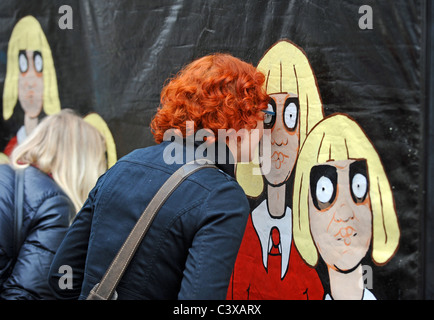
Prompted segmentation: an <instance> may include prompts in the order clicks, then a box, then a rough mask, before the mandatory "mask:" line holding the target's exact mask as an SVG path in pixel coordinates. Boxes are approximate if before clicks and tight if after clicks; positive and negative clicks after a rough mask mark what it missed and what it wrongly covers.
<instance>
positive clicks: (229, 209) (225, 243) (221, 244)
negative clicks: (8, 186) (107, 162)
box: [49, 142, 249, 300]
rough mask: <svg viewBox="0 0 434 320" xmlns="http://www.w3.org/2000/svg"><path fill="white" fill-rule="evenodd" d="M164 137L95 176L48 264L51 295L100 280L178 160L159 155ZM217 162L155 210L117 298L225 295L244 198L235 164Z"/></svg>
mask: <svg viewBox="0 0 434 320" xmlns="http://www.w3.org/2000/svg"><path fill="white" fill-rule="evenodd" d="M169 143H170V142H163V143H162V144H160V145H157V146H152V147H148V148H145V149H139V150H136V151H134V152H132V153H130V154H129V155H127V156H125V157H123V158H122V159H120V160H119V161H118V162H117V163H116V165H114V166H113V167H112V168H111V169H110V170H109V171H108V172H107V173H106V174H105V175H103V176H102V177H101V178H100V179H99V180H98V182H97V184H96V186H95V188H94V189H93V190H92V191H91V193H90V195H89V198H88V200H87V201H86V203H85V204H84V206H83V208H82V209H81V211H80V212H79V213H78V215H77V217H76V219H75V221H74V222H73V224H72V226H71V228H70V230H69V231H68V233H67V235H66V237H65V239H64V240H63V242H62V243H61V245H60V247H59V249H58V251H57V254H56V256H55V258H54V260H53V263H52V265H51V270H50V278H49V282H50V287H51V289H52V290H53V293H54V294H55V295H56V297H57V298H59V299H77V298H78V299H85V298H86V297H87V295H88V294H89V292H90V290H91V289H92V287H93V286H94V285H95V284H96V283H98V282H99V281H100V279H101V278H102V276H103V274H104V273H105V271H106V269H107V268H108V266H109V264H110V263H111V261H112V259H113V258H114V256H115V255H116V253H117V251H118V250H119V248H120V247H121V245H122V244H123V242H124V240H125V239H126V237H127V236H128V234H129V233H130V231H131V229H132V228H133V226H134V224H135V223H136V221H137V219H138V218H139V216H140V215H141V213H142V212H143V210H144V209H145V207H146V206H147V204H148V203H149V201H150V200H151V198H152V197H153V196H154V194H155V193H156V192H157V190H158V189H159V188H160V186H161V185H162V184H163V183H164V182H165V181H166V180H167V179H168V178H169V176H170V175H171V174H172V173H173V172H174V171H175V170H176V169H178V168H179V167H180V166H181V164H176V163H175V164H167V163H165V161H163V153H164V150H165V148H166V147H168V145H169ZM226 151H227V152H228V153H229V149H227V150H226ZM184 152H185V148H184ZM218 166H219V167H220V168H221V170H216V169H213V168H206V169H202V170H200V171H198V172H196V173H195V174H193V175H192V176H190V177H189V178H188V179H187V180H186V181H184V182H183V183H182V184H181V185H180V186H179V187H178V189H176V190H175V192H174V193H173V194H172V195H171V197H170V198H169V199H168V201H167V202H166V203H165V204H164V205H163V207H162V208H161V209H160V211H159V213H158V214H157V216H156V218H155V220H154V222H153V224H152V226H151V227H150V229H149V231H148V233H147V234H146V236H145V238H144V239H143V241H142V243H141V245H140V247H139V248H138V250H137V252H136V254H135V256H134V258H133V260H132V261H131V263H130V265H129V267H128V268H127V270H126V272H125V274H124V276H123V278H122V280H121V281H120V283H119V286H118V287H117V290H116V291H117V293H118V296H119V299H128V300H134V299H158V300H174V299H181V300H187V299H193V300H201V299H207V300H209V299H225V298H226V292H227V287H228V283H229V279H230V276H231V272H232V269H233V265H234V263H235V259H236V256H237V253H238V249H239V246H240V244H241V240H242V237H243V233H244V229H245V225H246V222H247V218H248V215H249V203H248V201H247V198H246V195H245V193H244V191H243V190H242V188H241V187H240V186H239V184H238V183H237V182H236V180H235V179H234V177H233V170H234V166H233V165H224V164H218ZM224 171H226V172H224ZM62 266H69V267H70V269H69V270H70V271H72V276H73V282H72V285H69V286H68V285H67V283H66V284H65V283H63V282H64V281H63V279H64V278H62V276H65V274H64V273H63V272H64V270H66V269H62V268H61V267H62ZM69 267H67V268H69ZM61 283H63V285H59V284H61Z"/></svg>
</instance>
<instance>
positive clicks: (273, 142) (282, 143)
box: [271, 139, 288, 147]
mask: <svg viewBox="0 0 434 320" xmlns="http://www.w3.org/2000/svg"><path fill="white" fill-rule="evenodd" d="M271 145H272V146H274V145H276V146H278V147H281V146H287V145H288V139H286V141H285V142H283V141H282V142H281V143H277V142H276V140H273V141H272V142H271Z"/></svg>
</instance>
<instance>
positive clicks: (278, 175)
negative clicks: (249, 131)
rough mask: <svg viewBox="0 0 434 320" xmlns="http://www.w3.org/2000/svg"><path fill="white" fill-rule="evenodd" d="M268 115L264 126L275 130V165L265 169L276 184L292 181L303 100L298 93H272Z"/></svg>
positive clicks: (273, 135) (273, 152)
mask: <svg viewBox="0 0 434 320" xmlns="http://www.w3.org/2000/svg"><path fill="white" fill-rule="evenodd" d="M270 97H271V99H270V103H269V104H268V109H267V111H266V116H265V118H264V129H270V130H271V167H270V170H269V172H263V173H264V177H265V179H266V180H267V181H268V183H269V184H270V185H272V186H277V185H280V184H282V183H284V182H285V181H286V180H288V178H289V176H290V174H291V172H292V169H293V167H294V164H295V160H296V158H297V153H298V148H299V139H300V121H299V110H300V103H299V100H298V97H297V95H294V94H290V93H278V94H272V95H270Z"/></svg>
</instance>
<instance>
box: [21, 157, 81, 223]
mask: <svg viewBox="0 0 434 320" xmlns="http://www.w3.org/2000/svg"><path fill="white" fill-rule="evenodd" d="M24 199H25V205H27V206H28V209H29V211H35V212H37V211H38V210H39V209H40V208H41V207H44V208H45V207H47V209H48V208H53V209H54V208H56V207H62V208H64V210H57V212H58V213H59V214H61V215H64V214H68V215H69V214H70V210H71V209H72V208H73V206H72V202H71V200H70V199H69V198H68V196H67V195H66V193H65V192H64V191H63V190H62V188H61V187H60V186H59V185H58V184H57V183H56V182H55V181H54V180H53V179H52V178H51V177H50V176H48V175H47V174H45V173H43V172H41V171H40V170H38V169H37V168H34V167H31V166H30V167H28V168H26V170H25V172H24ZM44 210H45V209H44Z"/></svg>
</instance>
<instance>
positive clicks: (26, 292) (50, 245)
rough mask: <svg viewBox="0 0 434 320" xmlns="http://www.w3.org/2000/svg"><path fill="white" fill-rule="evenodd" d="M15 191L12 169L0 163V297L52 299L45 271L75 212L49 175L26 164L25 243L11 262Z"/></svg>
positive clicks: (23, 232) (7, 298)
mask: <svg viewBox="0 0 434 320" xmlns="http://www.w3.org/2000/svg"><path fill="white" fill-rule="evenodd" d="M14 192H15V172H14V170H13V169H12V168H11V167H10V166H9V165H0V279H1V283H0V299H5V300H40V299H44V300H45V299H53V298H54V296H53V295H52V293H51V291H50V289H49V287H48V270H49V267H50V265H51V261H52V259H53V256H54V253H55V252H56V250H57V248H58V246H59V244H60V242H61V241H62V239H63V237H64V235H65V233H66V231H67V229H68V227H69V221H70V219H71V218H72V217H73V215H74V214H75V210H74V206H73V204H72V202H71V201H70V200H69V198H68V197H67V196H66V194H65V193H64V192H63V191H62V190H61V189H60V187H59V186H58V185H57V184H56V183H55V182H54V181H53V180H52V179H51V178H50V177H49V176H47V175H45V174H44V173H42V172H41V171H39V170H38V169H36V168H34V167H28V168H27V169H26V170H25V173H24V207H23V208H24V210H23V225H22V234H23V236H24V242H23V244H22V246H21V248H20V251H19V254H18V257H17V261H16V263H15V264H13V241H14V235H13V232H14V208H15V207H14ZM9 267H11V268H12V267H13V268H12V270H9Z"/></svg>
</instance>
